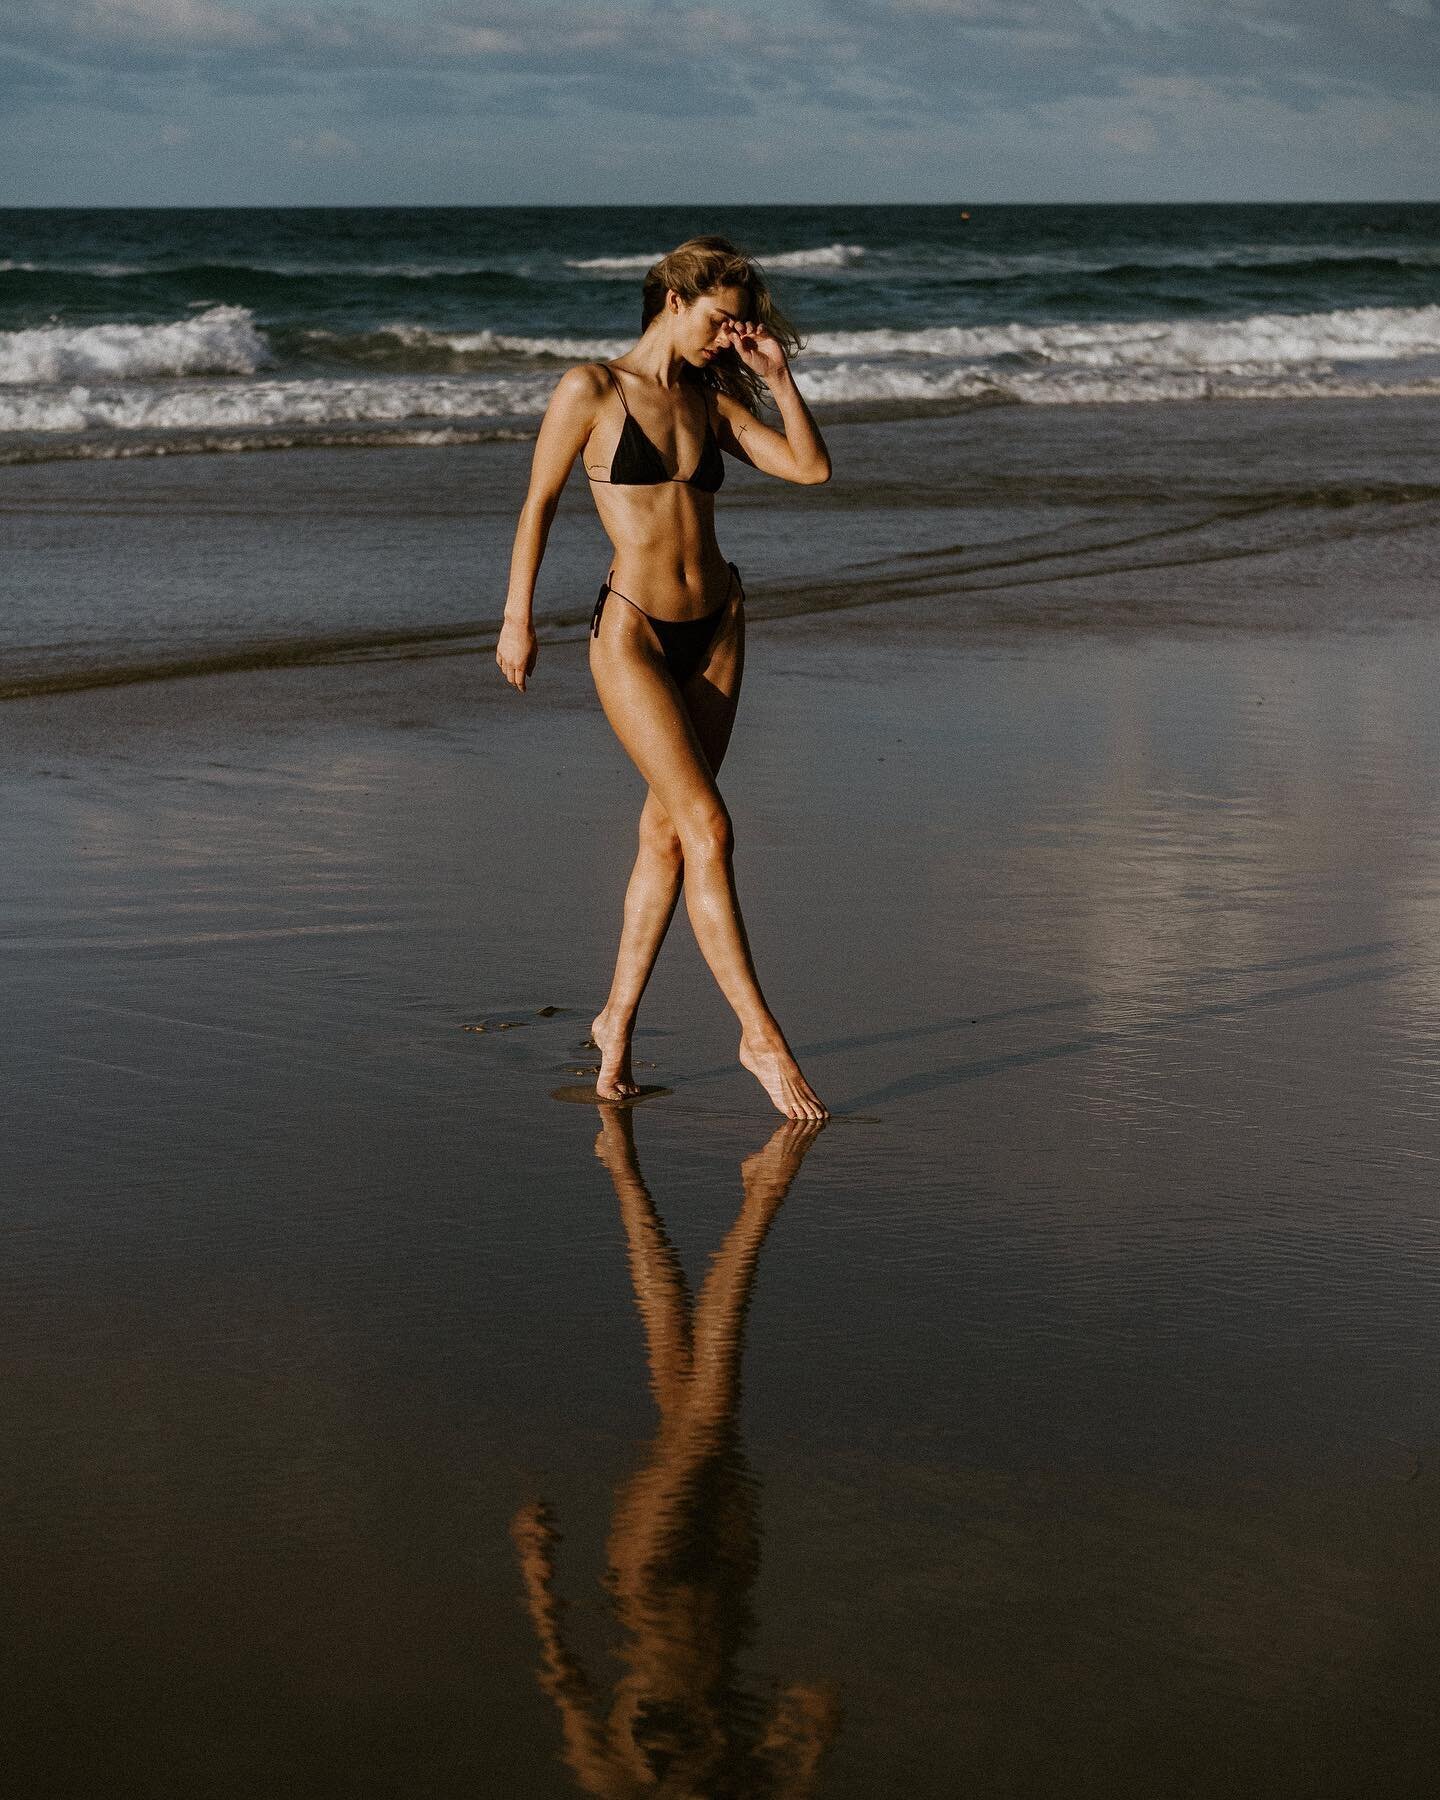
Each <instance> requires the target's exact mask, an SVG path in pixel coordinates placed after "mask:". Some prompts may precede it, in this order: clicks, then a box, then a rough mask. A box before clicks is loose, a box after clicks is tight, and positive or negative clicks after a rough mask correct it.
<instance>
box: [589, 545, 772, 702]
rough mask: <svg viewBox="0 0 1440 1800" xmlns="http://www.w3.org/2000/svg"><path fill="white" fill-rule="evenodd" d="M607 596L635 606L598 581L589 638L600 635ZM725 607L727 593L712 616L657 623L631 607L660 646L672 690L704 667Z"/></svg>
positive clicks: (736, 572) (740, 584) (737, 577)
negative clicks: (597, 594) (673, 684)
mask: <svg viewBox="0 0 1440 1800" xmlns="http://www.w3.org/2000/svg"><path fill="white" fill-rule="evenodd" d="M726 567H727V568H728V569H729V571H730V573H731V574H732V575H733V576H734V577H735V581H736V585H737V586H738V587H739V589H740V598H741V599H742V600H743V599H744V598H745V584H744V583H743V582H742V581H741V580H740V571H739V570H738V569H737V568H736V567H735V565H734V563H733V562H732V563H727V564H726ZM608 594H613V595H614V596H615V598H616V599H617V600H623V601H624V602H625V604H626V605H627V606H635V602H634V601H633V600H632V599H631V598H630V596H629V595H628V594H622V593H621V592H620V590H619V588H612V587H611V585H610V583H609V581H608V580H606V581H602V582H601V584H600V593H599V597H598V598H597V599H596V601H595V611H594V612H593V613H592V614H591V616H590V635H591V636H592V637H599V635H600V615H601V613H602V612H604V610H605V598H606V596H607V595H608ZM729 604H730V596H729V594H728V593H727V594H726V596H725V598H724V600H722V601H721V603H720V605H719V606H717V607H716V608H715V610H714V612H708V613H706V614H705V615H704V616H703V617H702V618H699V619H657V618H656V617H655V615H654V613H647V612H646V611H645V608H644V607H643V606H635V610H636V612H638V613H640V614H641V615H642V616H643V617H644V618H647V619H648V620H649V621H650V628H651V630H652V631H653V632H654V633H655V636H656V639H657V640H658V642H659V645H660V654H661V655H662V656H663V657H664V659H665V667H666V668H667V669H668V670H669V671H670V677H671V679H672V680H673V681H674V683H675V685H676V687H684V685H685V683H686V682H687V681H688V680H689V679H690V677H691V676H692V675H693V674H695V672H696V671H697V670H698V669H700V668H703V667H704V664H705V659H706V657H707V656H708V655H709V654H710V646H711V644H713V643H714V641H715V633H716V632H717V631H718V630H719V629H720V621H721V619H722V618H723V617H724V616H725V608H726V607H727V606H728V605H729Z"/></svg>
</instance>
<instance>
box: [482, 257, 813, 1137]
mask: <svg viewBox="0 0 1440 1800" xmlns="http://www.w3.org/2000/svg"><path fill="white" fill-rule="evenodd" d="M787 346H788V348H789V349H790V351H791V352H792V354H793V352H794V350H795V349H796V348H798V340H797V338H796V336H795V333H794V332H793V331H792V330H791V328H790V326H789V325H788V324H787V323H786V321H785V320H784V318H783V317H782V316H781V315H780V313H779V312H778V311H777V310H776V308H775V306H774V304H773V303H772V301H771V299H770V295H769V291H768V289H767V288H766V286H765V281H764V278H763V276H762V275H761V274H760V272H759V270H758V269H757V268H756V267H755V265H754V264H753V263H752V262H751V261H750V260H749V258H748V257H746V256H745V255H744V254H743V253H742V252H741V251H739V250H737V249H736V248H735V246H734V245H733V244H731V243H729V242H728V241H727V240H726V239H725V238H721V237H701V238H693V239H691V240H690V242H688V243H685V244H682V245H681V246H680V247H679V249H677V250H673V251H671V253H670V254H669V255H668V256H665V257H662V258H661V260H660V261H659V262H658V263H656V264H655V266H654V268H652V269H651V270H650V272H649V274H648V275H647V276H646V277H645V285H644V290H643V297H642V306H641V336H640V340H639V342H638V343H637V344H636V345H635V346H634V347H633V348H632V349H630V350H629V351H627V352H626V354H625V355H624V356H622V357H619V358H618V359H617V360H616V361H615V362H613V363H584V364H582V365H580V366H579V367H578V368H574V369H569V370H567V371H566V373H565V374H564V375H563V376H562V377H561V379H560V381H559V383H558V384H557V385H556V388H555V393H554V395H553V396H552V398H551V401H550V405H549V407H548V409H547V410H546V413H545V418H544V420H543V422H542V423H541V426H540V434H539V437H538V438H537V440H536V444H535V456H534V462H533V465H532V468H531V475H530V489H529V492H528V494H527V495H526V497H525V504H524V506H523V507H522V508H521V512H520V523H519V526H518V529H517V530H516V534H515V547H514V552H513V554H512V556H511V562H510V589H509V594H508V596H507V598H506V602H505V623H504V628H503V629H502V631H501V633H500V641H499V644H498V645H497V647H496V651H495V660H496V662H497V663H498V664H499V665H500V668H501V671H502V672H503V674H504V675H505V678H506V680H507V681H509V682H511V683H512V685H513V686H514V687H516V688H517V689H518V690H519V691H520V692H521V693H523V692H524V691H525V681H526V677H527V676H529V675H530V673H531V672H532V671H533V669H534V667H535V658H536V651H537V645H536V639H535V632H534V628H533V626H532V624H531V609H532V605H533V599H534V592H535V580H536V576H537V574H538V572H539V568H540V559H541V557H542V556H543V555H544V552H545V540H546V538H547V536H548V535H549V530H550V522H551V520H552V519H553V518H554V516H555V508H556V506H557V505H558V503H559V499H560V493H561V490H562V489H563V488H564V486H565V482H566V479H567V478H568V476H569V474H570V470H571V467H572V466H573V464H574V461H575V458H576V457H577V456H580V457H581V458H582V459H583V462H584V466H585V472H586V474H587V475H588V476H589V477H590V481H591V492H592V493H593V494H594V497H595V505H596V509H597V510H598V512H599V514H600V522H601V524H602V525H603V526H604V527H605V530H606V533H607V534H608V536H609V538H610V542H611V544H612V546H613V548H614V559H613V561H612V564H611V567H610V573H609V575H608V576H607V578H606V581H605V583H604V585H603V586H602V587H601V589H600V597H599V599H598V600H597V601H596V603H595V613H594V618H593V620H592V623H591V635H590V669H591V673H592V674H593V675H594V678H595V686H596V689H597V690H598V692H599V695H600V703H601V705H602V706H603V707H604V709H605V716H606V717H607V718H608V719H609V721H610V723H611V725H612V726H613V727H614V730H615V734H616V736H617V737H618V738H619V739H620V742H621V744H622V745H623V746H624V748H625V750H626V752H627V754H628V755H629V756H630V758H631V760H632V761H633V762H634V764H635V766H636V768H637V769H639V771H640V773H641V774H642V775H643V776H644V777H645V780H646V782H647V783H648V784H649V788H650V792H649V794H648V796H647V798H646V801H645V807H644V810H643V811H642V813H641V815H640V851H639V855H638V856H637V858H636V861H635V868H634V872H633V873H632V875H631V877H630V885H629V887H628V889H627V890H626V895H625V918H624V927H623V930H622V932H621V937H620V950H619V955H618V956H617V958H616V962H615V976H614V980H613V981H612V983H611V986H610V995H609V998H608V999H607V1000H606V1002H605V1005H604V1007H603V1008H602V1010H601V1012H600V1013H599V1015H598V1017H597V1018H596V1019H595V1022H594V1024H593V1026H592V1027H591V1033H592V1036H593V1038H594V1041H595V1043H596V1045H597V1047H598V1048H599V1051H600V1073H599V1078H598V1080H597V1082H596V1087H595V1092H596V1095H597V1097H598V1098H599V1099H601V1100H624V1099H627V1098H629V1097H631V1096H632V1095H634V1094H636V1093H638V1092H639V1089H638V1088H637V1087H636V1085H635V1082H634V1080H633V1077H632V1074H631V1066H630V1041H631V1036H632V1034H633V1032H634V1029H635V1016H636V1013H637V1012H638V1010H639V1006H640V997H641V995H642V994H643V993H644V991H645V985H646V983H647V982H648V981H649V979H650V972H651V970H652V969H653V968H654V966H655V958H656V957H657V955H658V954H659V951H660V945H661V944H662V943H663V942H664V938H665V933H666V930H667V929H668V928H669V924H670V919H671V916H672V915H673V913H674V911H675V903H676V901H677V900H678V899H679V896H680V888H681V883H682V880H683V883H684V888H685V901H686V905H687V907H688V909H689V913H690V922H691V925H692V926H693V927H694V931H695V937H696V941H697V942H698V943H699V946H700V950H701V953H702V954H703V955H704V958H705V961H706V962H707V963H708V964H709V966H710V971H711V973H712V974H713V975H714V977H715V979H716V981H717V982H718V983H719V985H720V990H721V992H722V993H723V994H724V996H725V998H726V999H727V1000H728V1001H729V1002H730V1004H731V1006H732V1007H733V1008H734V1009H735V1014H736V1017H737V1018H738V1019H739V1021H740V1061H741V1062H742V1063H743V1064H744V1066H745V1067H746V1068H747V1069H748V1070H749V1071H750V1072H751V1074H752V1075H754V1076H755V1077H756V1079H757V1080H758V1081H759V1082H760V1084H761V1086H762V1087H763V1088H764V1089H765V1091H766V1093H767V1094H769V1096H770V1098H771V1100H773V1101H774V1103H775V1105H776V1106H777V1107H778V1108H779V1110H780V1111H781V1112H782V1113H784V1114H785V1115H786V1116H787V1117H788V1118H792V1119H823V1118H826V1117H828V1116H829V1115H828V1113H827V1111H826V1109H825V1107H824V1106H823V1105H822V1104H821V1102H820V1100H819V1099H818V1098H817V1096H816V1094H815V1091H814V1089H813V1088H812V1087H811V1086H810V1084H809V1082H808V1081H807V1080H806V1079H805V1077H804V1075H803V1074H802V1073H801V1072H800V1066H799V1064H798V1063H797V1062H796V1060H795V1058H794V1056H793V1055H792V1054H791V1051H790V1047H789V1045H788V1044H787V1043H786V1041H785V1035H784V1033H783V1032H782V1031H781V1029H780V1026H779V1024H778V1023H777V1022H776V1019H775V1015H774V1014H773V1013H772V1012H771V1011H770V1008H769V1007H768V1006H767V1005H766V1004H765V998H764V995H763V994H762V993H761V991H760V984H759V982H758V981H757V980H756V977H755V965H754V963H753V961H752V960H751V955H750V945H749V942H748V940H747V939H746V936H745V926H744V922H743V921H742V919H741V917H740V906H739V902H738V900H737V899H736V894H735V881H734V874H733V869H732V834H731V826H730V816H729V814H728V813H727V812H726V810H725V803H724V801H723V800H722V799H721V798H720V791H719V789H718V788H717V787H716V785H715V777H716V774H717V773H718V771H719V768H720V763H721V759H722V758H723V757H724V755H725V747H726V744H727V743H728V741H729V738H730V728H731V726H732V724H733V723H734V719H735V705H736V701H737V700H738V698H739V693H740V676H741V670H742V667H743V663H744V644H745V618H744V602H745V593H744V589H743V588H742V586H741V583H740V572H739V570H738V569H737V568H736V567H735V565H734V563H727V562H726V561H725V559H724V557H723V556H722V555H721V554H720V549H719V546H718V545H717V543H716V541H715V490H716V489H717V488H718V487H719V486H720V483H721V482H722V481H723V480H724V478H725V469H724V464H723V462H722V460H721V455H720V453H721V451H722V450H728V451H729V453H730V454H731V455H732V456H735V457H738V458H739V459H740V460H741V461H742V462H746V463H749V464H750V466H751V467H752V468H756V469H763V470H764V471H765V473H766V474H768V475H776V476H778V477H779V478H780V479H781V480H782V481H796V482H806V483H811V482H821V481H826V480H828V479H829V475H830V458H829V454H828V452H827V451H826V448H825V443H824V440H823V439H822V437H821V436H820V432H819V430H818V428H817V427H816V424H815V421H814V419H813V418H811V416H810V411H809V408H808V407H807V406H806V404H805V402H804V400H803V399H801V397H800V393H799V390H798V389H797V388H796V386H795V382H794V378H793V377H792V375H791V373H790V368H789V363H788V361H787V358H786V348H787ZM762 384H764V385H766V386H768V387H769V389H770V395H771V398H772V399H773V400H774V402H775V404H776V406H777V407H778V408H779V411H780V417H781V420H782V422H783V424H784V430H783V431H775V430H772V429H771V427H769V426H768V425H765V424H762V423H761V421H760V419H759V418H758V417H757V408H758V405H759V395H760V392H761V388H762ZM684 471H688V473H685V472H684ZM611 601H613V602H614V604H607V602H611Z"/></svg>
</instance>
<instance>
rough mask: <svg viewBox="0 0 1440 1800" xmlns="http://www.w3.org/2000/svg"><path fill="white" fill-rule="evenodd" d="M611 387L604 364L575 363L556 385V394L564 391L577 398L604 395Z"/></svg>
mask: <svg viewBox="0 0 1440 1800" xmlns="http://www.w3.org/2000/svg"><path fill="white" fill-rule="evenodd" d="M609 385H610V376H609V374H608V372H607V371H606V368H605V365H604V363H601V362H586V363H575V364H573V365H572V366H571V367H570V368H568V369H567V370H566V371H565V373H564V374H563V375H562V376H561V377H560V379H559V380H558V381H557V382H556V383H555V391H556V393H557V394H558V393H560V392H561V391H562V389H563V390H564V392H565V393H567V394H573V395H575V396H577V397H578V396H580V395H582V394H584V395H590V394H599V393H603V392H604V390H605V389H606V388H608V387H609Z"/></svg>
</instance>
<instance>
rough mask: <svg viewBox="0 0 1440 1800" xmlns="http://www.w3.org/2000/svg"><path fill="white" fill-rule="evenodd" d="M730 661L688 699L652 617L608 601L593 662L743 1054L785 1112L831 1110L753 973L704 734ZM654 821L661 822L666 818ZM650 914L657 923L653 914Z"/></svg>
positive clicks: (726, 822) (690, 689) (695, 685)
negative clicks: (670, 847) (666, 837)
mask: <svg viewBox="0 0 1440 1800" xmlns="http://www.w3.org/2000/svg"><path fill="white" fill-rule="evenodd" d="M736 624H737V629H735V630H733V631H732V626H731V625H730V624H727V625H726V626H725V627H724V636H725V646H724V651H725V652H726V653H729V654H733V656H734V657H735V659H736V667H735V670H734V687H733V688H732V689H731V691H730V695H729V702H728V706H729V712H730V716H731V717H732V718H733V711H734V694H735V692H737V691H738V681H739V666H738V665H739V658H740V655H741V645H740V642H739V633H738V609H737V618H736ZM724 666H725V656H724V654H723V653H722V647H721V646H720V645H719V644H717V649H716V653H715V654H714V655H712V657H711V660H710V663H709V664H707V666H706V668H705V670H703V671H702V672H701V673H700V674H699V675H697V676H696V677H695V678H694V680H692V681H691V682H688V683H687V684H686V689H687V692H686V696H685V699H684V700H682V697H681V696H680V694H678V693H677V691H676V689H675V685H674V683H673V682H672V681H671V680H670V678H669V675H668V674H667V672H666V670H665V664H664V660H663V658H662V657H661V655H660V651H659V647H658V645H657V644H656V642H655V638H654V634H653V633H652V632H651V630H650V627H649V625H648V624H647V623H646V620H645V617H644V615H643V614H642V613H639V612H637V611H636V610H635V609H634V608H633V607H628V606H626V607H619V608H607V609H606V613H605V617H604V621H603V625H602V629H601V631H600V633H599V635H598V636H595V637H592V638H591V640H590V667H591V670H592V672H593V674H594V677H595V686H596V690H597V691H598V693H599V695H600V704H601V705H602V706H603V707H604V709H605V716H606V717H607V718H608V719H609V721H610V724H611V726H612V728H613V729H614V731H615V735H616V736H617V737H618V738H619V739H620V742H621V743H622V744H623V745H624V747H625V750H626V752H627V754H628V755H629V757H630V759H631V761H632V762H633V763H634V764H635V766H636V768H638V769H639V771H640V773H641V774H642V775H643V776H644V778H645V780H646V781H647V782H648V783H649V786H650V795H651V799H653V801H654V802H655V803H656V805H657V806H658V808H659V809H660V810H661V812H663V814H664V816H665V817H666V818H668V819H669V821H670V824H671V827H672V829H673V831H674V834H675V837H676V839H677V840H678V842H679V845H680V855H681V857H682V858H683V863H684V885H685V902H686V906H687V908H688V910H689V913H690V923H691V925H692V926H693V928H694V931H695V938H696V941H697V942H698V944H699V946H700V951H701V954H702V955H703V956H704V958H705V961H706V962H707V963H708V964H709V966H710V972H711V973H712V974H713V975H714V977H715V979H716V981H717V982H718V983H719V986H720V990H721V992H722V993H723V994H724V995H725V998H726V999H727V1000H728V1001H729V1002H730V1004H731V1006H732V1007H733V1008H734V1010H735V1014H736V1017H737V1018H738V1019H739V1021H740V1060H741V1062H742V1063H743V1064H744V1065H745V1067H746V1068H747V1069H749V1070H750V1072H751V1074H753V1075H754V1076H755V1077H756V1079H757V1080H758V1081H759V1082H760V1084H761V1085H762V1086H763V1087H764V1089H765V1091H766V1092H767V1093H768V1094H769V1095H770V1098H771V1100H772V1101H773V1102H774V1103H775V1105H776V1107H777V1108H778V1109H779V1110H780V1111H781V1112H782V1113H785V1114H786V1115H787V1117H789V1118H792V1119H805V1118H810V1119H814V1118H824V1117H826V1116H827V1114H826V1110H825V1108H824V1106H823V1105H822V1104H821V1102H820V1101H819V1099H818V1098H817V1097H816V1095H815V1092H814V1090H813V1089H812V1088H811V1086H810V1084H809V1082H807V1081H806V1079H805V1077H804V1076H803V1075H802V1074H801V1072H800V1068H799V1065H798V1064H797V1063H796V1061H795V1058H794V1056H793V1055H792V1054H791V1052H790V1047H789V1045H788V1044H787V1043H786V1042H785V1036H784V1033H783V1032H782V1031H781V1030H780V1027H779V1024H778V1023H777V1022H776V1019H775V1015H774V1014H773V1013H772V1012H771V1011H770V1008H769V1007H768V1006H767V1005H766V1003H765V997H764V995H763V994H762V993H761V991H760V984H759V982H758V981H757V980H756V977H755V965H754V962H753V960H752V958H751V954H750V945H749V941H748V940H747V938H746V936H745V926H744V922H743V921H742V919H741V917H740V906H739V901H738V899H737V897H736V894H735V880H734V871H733V862H732V856H733V851H732V836H731V828H730V816H729V814H728V813H727V812H726V810H725V803H724V801H723V800H722V799H721V798H720V793H719V790H718V789H717V787H716V786H715V776H714V771H713V769H712V767H711V764H710V761H709V758H708V757H707V755H706V752H705V748H704V746H703V744H702V742H701V735H700V733H701V731H702V730H705V731H707V733H708V731H709V730H710V728H711V717H712V714H714V713H718V714H721V715H723V712H724V710H725V708H724V707H723V706H719V705H718V704H716V703H713V702H711V700H710V699H709V697H708V696H707V694H706V692H705V690H706V689H707V688H712V687H719V688H721V691H722V692H723V691H724V690H723V687H722V686H721V683H719V682H717V680H716V677H717V676H719V675H721V673H722V670H723V668H724ZM692 712H693V714H694V716H692ZM727 735H728V728H727ZM646 804H647V807H648V805H649V804H650V801H649V800H647V802H646ZM652 820H654V822H655V824H656V826H657V828H658V827H659V819H658V816H657V815H652ZM672 905H673V902H672ZM650 917H651V919H652V925H653V918H654V914H651V915H650ZM666 922H667V923H668V917H667V921H666ZM639 941H640V940H639V936H638V933H637V944H638V943H639ZM655 947H656V949H658V940H656V945H655ZM652 962H653V956H652ZM646 973H647V975H648V970H647V971H646ZM602 1017H604V1015H603V1014H602ZM597 1041H598V1040H597Z"/></svg>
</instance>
